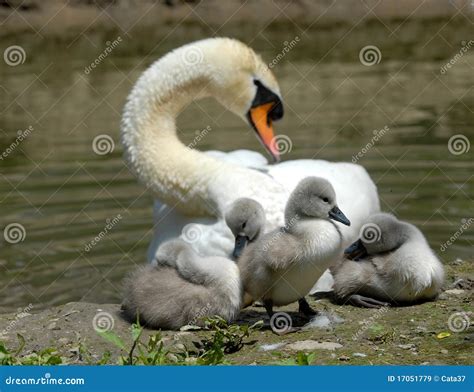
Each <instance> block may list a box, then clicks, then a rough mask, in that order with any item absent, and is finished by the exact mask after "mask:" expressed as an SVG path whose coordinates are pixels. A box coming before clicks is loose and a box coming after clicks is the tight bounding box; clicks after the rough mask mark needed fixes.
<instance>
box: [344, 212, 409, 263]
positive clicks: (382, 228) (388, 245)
mask: <svg viewBox="0 0 474 392" xmlns="http://www.w3.org/2000/svg"><path fill="white" fill-rule="evenodd" d="M413 231H414V228H413V226H411V225H409V224H407V223H405V222H402V221H400V220H398V219H397V218H396V217H395V216H394V215H392V214H387V213H377V214H373V215H371V216H370V217H369V218H368V219H367V221H366V223H365V224H364V225H363V226H362V228H361V230H360V238H359V239H358V240H357V241H356V242H354V243H353V244H352V245H351V246H349V247H348V248H347V249H346V250H345V251H344V254H345V255H346V256H347V257H348V258H350V259H352V260H355V261H357V260H360V259H363V258H364V257H366V256H368V255H376V254H380V253H386V252H391V251H393V250H395V249H398V248H399V247H400V246H401V245H403V244H404V243H405V242H406V241H407V240H408V239H409V237H410V233H412V232H413Z"/></svg>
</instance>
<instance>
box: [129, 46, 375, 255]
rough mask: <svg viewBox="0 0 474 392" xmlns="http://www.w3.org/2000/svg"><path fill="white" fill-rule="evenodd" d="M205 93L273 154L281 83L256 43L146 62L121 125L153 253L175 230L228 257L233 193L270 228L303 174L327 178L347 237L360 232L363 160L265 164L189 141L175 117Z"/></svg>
mask: <svg viewBox="0 0 474 392" xmlns="http://www.w3.org/2000/svg"><path fill="white" fill-rule="evenodd" d="M208 96H212V97H214V98H216V99H217V100H218V101H219V102H220V103H221V104H222V105H223V106H224V107H225V108H227V109H228V110H230V111H232V112H233V113H235V114H237V115H238V116H240V117H242V118H243V119H244V120H245V121H247V122H248V123H249V124H250V125H251V126H252V127H253V128H254V129H255V131H256V134H257V136H258V138H259V139H260V140H261V142H262V144H263V145H264V146H265V148H266V149H267V150H268V152H269V153H270V154H271V155H272V157H273V158H274V160H275V161H278V160H279V154H278V146H277V143H275V142H274V136H273V129H272V121H274V120H278V119H280V118H281V117H282V116H283V106H282V102H281V95H280V90H279V87H278V84H277V81H276V79H275V77H274V76H273V74H272V72H271V71H270V70H269V69H268V67H267V66H266V64H265V63H264V62H263V61H262V60H261V58H260V57H259V56H258V55H257V54H256V53H255V52H254V51H253V50H252V49H250V48H249V47H247V46H246V45H244V44H243V43H241V42H239V41H236V40H233V39H228V38H212V39H206V40H202V41H197V42H193V43H190V44H188V45H185V46H182V47H180V48H178V49H176V50H173V51H172V52H170V53H168V54H167V55H165V56H163V57H162V58H161V59H159V60H158V61H156V62H155V63H154V64H152V65H151V66H150V67H149V68H148V69H147V70H146V71H145V72H144V73H143V75H142V76H141V77H140V78H139V80H138V81H137V83H136V84H135V86H134V88H133V90H132V92H131V93H130V95H129V97H128V100H127V103H126V105H125V109H124V114H123V119H122V125H121V133H122V142H123V145H124V148H125V154H126V158H127V160H128V162H129V164H130V166H131V167H132V168H133V170H134V171H135V172H136V174H137V176H138V178H139V179H140V180H141V181H142V182H143V183H144V184H145V185H146V186H147V187H148V188H149V189H150V190H151V191H153V192H154V195H155V196H156V199H157V202H156V203H155V211H154V219H155V233H154V238H153V241H152V244H151V246H150V250H149V254H148V258H149V259H150V260H152V259H153V257H154V255H155V252H156V249H157V247H158V245H159V244H160V243H161V242H163V241H164V240H166V239H168V238H170V237H174V236H177V235H180V234H181V233H183V234H182V235H183V236H184V239H185V240H187V241H188V242H190V243H192V245H193V247H194V248H195V249H196V250H197V251H198V252H200V253H201V254H204V255H229V254H230V253H231V252H232V249H233V236H232V233H231V232H230V230H229V229H228V228H227V226H226V225H225V223H224V222H223V220H222V217H223V215H224V212H225V210H226V208H227V207H228V206H229V205H230V204H231V203H232V202H233V201H235V200H236V199H237V198H240V197H249V198H253V199H255V200H256V201H258V202H259V203H260V204H262V206H263V207H264V209H265V212H266V217H267V222H268V227H267V229H272V228H275V227H276V226H278V225H282V224H283V222H284V219H283V212H284V208H285V204H286V201H287V198H288V196H289V194H290V192H291V191H292V190H293V189H294V187H295V186H296V185H297V184H298V182H299V181H300V180H301V179H302V178H304V177H307V176H319V177H324V178H326V179H327V180H329V181H330V182H331V183H332V184H333V187H334V189H335V191H336V195H337V199H338V202H339V207H340V208H341V210H342V211H343V212H344V213H345V214H346V216H347V217H348V218H349V220H350V221H351V222H352V225H351V226H350V227H347V226H343V225H339V227H340V230H341V232H342V233H343V235H344V239H345V244H349V243H351V241H354V240H355V239H356V238H357V237H358V234H359V226H360V225H361V222H362V221H363V220H364V219H365V218H367V217H368V216H369V215H370V214H371V213H373V212H376V211H378V210H379V201H378V196H377V190H376V187H375V185H374V183H373V182H372V180H371V179H370V177H369V175H368V174H367V172H366V171H365V169H364V168H362V167H361V166H358V165H354V164H351V163H331V162H327V161H322V160H296V161H287V162H283V163H278V164H272V165H270V164H268V163H267V161H266V159H265V158H264V157H263V156H262V155H260V154H258V153H255V152H251V151H237V152H233V153H227V154H226V153H221V152H216V151H214V152H209V153H203V152H200V151H197V150H195V149H191V148H189V147H187V146H185V145H184V144H183V143H181V141H180V140H179V138H178V136H177V131H176V117H177V116H178V114H179V113H180V112H181V111H182V110H183V109H184V108H185V107H186V106H187V105H188V104H189V103H191V102H192V101H193V100H196V99H200V98H203V97H208ZM209 137H211V136H209ZM255 167H257V169H258V170H256V169H255ZM190 223H194V224H193V225H189V224H190Z"/></svg>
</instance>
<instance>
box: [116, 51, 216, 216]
mask: <svg viewBox="0 0 474 392" xmlns="http://www.w3.org/2000/svg"><path fill="white" fill-rule="evenodd" d="M180 60H181V61H180ZM211 71H212V70H210V69H209V67H208V66H206V64H204V63H200V64H196V65H195V66H192V67H190V66H189V65H186V64H182V59H181V56H180V55H179V53H178V52H177V51H175V52H171V53H170V54H168V55H167V56H165V57H163V58H162V59H161V60H158V61H157V62H156V63H155V64H154V65H152V66H151V67H150V68H149V69H148V70H147V71H146V72H145V73H144V74H143V75H142V76H141V78H140V79H139V80H138V82H137V84H136V85H135V87H134V89H133V90H132V92H131V94H130V96H129V97H128V101H127V104H126V105H125V110H124V115H123V119H122V142H123V145H124V148H125V154H126V157H127V158H128V162H129V163H130V164H131V166H132V169H133V171H134V172H135V173H136V174H137V175H138V177H139V179H140V180H141V181H142V182H143V183H144V184H145V185H146V186H147V187H148V188H150V189H151V190H152V191H153V192H154V193H155V195H156V196H157V197H158V198H159V199H160V200H161V201H163V202H165V203H167V204H169V205H170V206H171V207H177V208H178V209H180V210H181V211H183V212H185V213H187V214H211V215H214V213H213V207H214V206H212V205H209V201H208V200H207V197H206V196H207V195H206V189H207V186H208V184H209V182H210V181H211V180H212V178H213V176H214V175H215V174H216V171H217V170H219V169H221V168H222V166H223V164H221V163H220V162H218V161H217V160H215V159H214V158H211V157H208V156H206V155H205V154H203V153H200V152H199V151H196V150H193V149H191V148H189V147H187V146H185V145H184V144H183V143H182V142H181V141H180V140H179V139H178V137H177V134H176V117H177V116H178V114H179V113H180V112H181V111H182V110H183V109H184V108H185V107H186V106H187V105H188V104H189V103H190V102H191V101H193V100H196V99H200V98H203V97H206V96H211V95H215V94H214V92H213V88H212V83H211V75H210V73H211ZM206 200H207V203H206V202H205V201H206ZM211 204H212V201H211Z"/></svg>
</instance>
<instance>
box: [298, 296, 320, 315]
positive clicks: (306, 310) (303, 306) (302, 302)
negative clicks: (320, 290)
mask: <svg viewBox="0 0 474 392" xmlns="http://www.w3.org/2000/svg"><path fill="white" fill-rule="evenodd" d="M298 305H299V309H298V311H299V312H300V313H302V314H304V315H305V316H307V317H312V316H316V315H317V314H318V312H316V311H315V310H314V309H313V308H312V307H311V306H309V303H308V301H306V299H305V298H304V297H303V298H300V299H299V300H298Z"/></svg>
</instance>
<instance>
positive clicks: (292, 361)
mask: <svg viewBox="0 0 474 392" xmlns="http://www.w3.org/2000/svg"><path fill="white" fill-rule="evenodd" d="M315 358H316V354H315V353H306V352H304V351H298V352H297V353H296V356H295V357H294V358H289V359H286V360H283V361H281V362H275V363H274V364H275V365H297V366H308V365H311V364H312V363H313V362H314V359H315Z"/></svg>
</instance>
